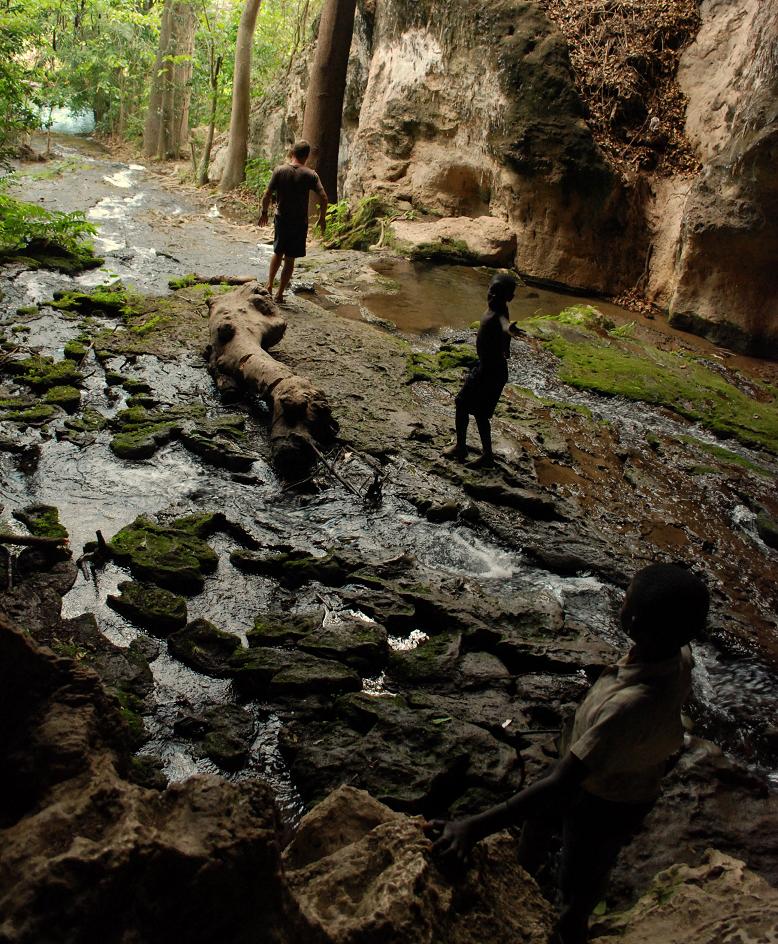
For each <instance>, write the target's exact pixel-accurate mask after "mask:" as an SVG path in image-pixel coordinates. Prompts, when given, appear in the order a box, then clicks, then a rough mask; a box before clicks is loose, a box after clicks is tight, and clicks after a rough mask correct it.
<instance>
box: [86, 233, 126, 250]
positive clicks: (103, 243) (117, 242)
mask: <svg viewBox="0 0 778 944" xmlns="http://www.w3.org/2000/svg"><path fill="white" fill-rule="evenodd" d="M94 242H95V243H96V245H97V248H98V249H99V250H100V251H101V252H113V251H114V250H115V249H124V247H125V246H126V245H127V243H125V242H124V241H123V240H121V239H112V238H111V237H110V236H95V237H94Z"/></svg>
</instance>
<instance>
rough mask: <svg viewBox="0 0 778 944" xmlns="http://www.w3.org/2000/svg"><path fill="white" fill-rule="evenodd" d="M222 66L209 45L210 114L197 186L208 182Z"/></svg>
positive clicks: (198, 170)
mask: <svg viewBox="0 0 778 944" xmlns="http://www.w3.org/2000/svg"><path fill="white" fill-rule="evenodd" d="M221 68H222V57H221V56H217V57H214V50H213V47H211V66H210V73H211V114H210V117H209V118H208V133H207V134H206V136H205V145H204V147H203V154H202V157H201V158H200V166H199V167H198V168H197V186H198V187H203V186H205V184H207V183H208V168H209V167H210V164H211V148H212V147H213V134H214V130H215V128H216V108H217V106H218V104H219V73H220V72H221Z"/></svg>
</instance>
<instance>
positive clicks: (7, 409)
mask: <svg viewBox="0 0 778 944" xmlns="http://www.w3.org/2000/svg"><path fill="white" fill-rule="evenodd" d="M59 415H61V414H60V412H59V410H58V409H57V408H56V407H55V406H51V405H47V404H43V403H40V402H39V401H38V400H37V398H35V397H32V396H17V397H3V398H2V399H0V420H7V421H8V422H9V423H15V424H16V425H17V426H22V427H25V426H44V425H45V424H46V423H48V422H49V421H50V420H52V419H54V417H55V416H59Z"/></svg>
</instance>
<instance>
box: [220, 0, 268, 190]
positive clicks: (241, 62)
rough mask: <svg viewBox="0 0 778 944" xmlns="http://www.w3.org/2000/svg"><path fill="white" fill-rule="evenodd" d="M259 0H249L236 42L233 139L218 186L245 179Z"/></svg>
mask: <svg viewBox="0 0 778 944" xmlns="http://www.w3.org/2000/svg"><path fill="white" fill-rule="evenodd" d="M259 4H260V0H246V6H245V7H244V8H243V13H242V14H241V17H240V23H239V25H238V39H237V42H236V44H235V72H234V74H233V78H232V114H231V115H230V141H229V144H228V145H227V159H226V163H225V166H224V173H223V174H222V179H221V183H220V184H219V190H221V191H222V193H224V192H225V191H227V190H233V189H234V188H235V187H237V186H238V184H240V183H242V182H243V181H244V180H245V179H246V155H247V154H248V137H249V106H250V104H251V101H250V99H251V49H252V45H253V42H254V29H255V27H256V25H257V14H258V13H259Z"/></svg>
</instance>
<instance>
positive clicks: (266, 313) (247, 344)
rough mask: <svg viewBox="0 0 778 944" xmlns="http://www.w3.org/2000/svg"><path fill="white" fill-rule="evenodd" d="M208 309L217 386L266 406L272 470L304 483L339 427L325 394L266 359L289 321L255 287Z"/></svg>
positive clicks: (222, 298) (253, 284) (215, 302)
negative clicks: (242, 393) (269, 414)
mask: <svg viewBox="0 0 778 944" xmlns="http://www.w3.org/2000/svg"><path fill="white" fill-rule="evenodd" d="M208 307H209V309H210V317H209V322H208V327H209V330H210V338H211V345H210V357H209V366H210V370H211V373H212V374H213V375H214V379H215V381H216V384H217V386H218V387H219V389H220V390H221V391H222V392H232V391H234V390H235V389H236V388H237V387H238V385H240V386H242V387H245V388H248V389H249V390H251V391H252V392H254V393H256V394H257V396H259V397H260V399H262V400H264V401H265V402H266V403H267V404H268V406H269V407H270V409H271V410H272V419H271V422H270V449H271V455H272V459H273V465H274V466H275V468H276V470H277V471H278V473H279V474H280V475H282V476H283V477H284V478H287V479H292V480H295V481H296V480H299V479H301V478H304V477H305V476H306V475H308V474H309V473H310V470H311V469H312V468H313V467H314V466H315V465H316V463H317V461H318V454H317V449H318V446H319V445H325V444H328V443H330V442H332V440H333V438H334V436H335V435H336V433H337V431H338V424H337V423H336V421H335V420H334V419H333V417H332V411H331V409H330V406H329V404H328V403H327V399H326V397H325V396H324V394H323V393H322V392H321V390H319V389H317V388H316V387H314V386H313V384H312V383H311V382H310V381H309V380H307V379H306V378H305V377H299V376H297V375H296V374H295V373H293V371H292V370H291V368H289V367H287V366H286V365H285V364H281V363H280V362H279V361H277V360H275V358H273V357H272V356H271V355H270V354H268V353H267V349H268V348H270V347H273V345H275V344H278V342H279V341H280V340H281V338H282V337H283V336H284V333H285V332H286V321H285V320H284V319H283V318H282V317H281V315H280V314H279V312H278V309H277V308H276V306H275V305H274V304H273V301H272V299H271V298H270V295H269V294H268V293H267V292H266V291H265V289H263V288H260V287H259V285H257V283H256V282H250V283H248V284H247V285H243V286H241V288H238V289H235V291H233V292H228V293H227V294H226V295H218V296H217V297H216V298H213V299H211V300H210V301H209V302H208Z"/></svg>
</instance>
